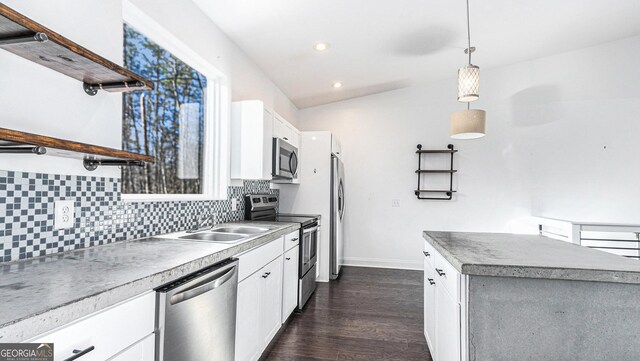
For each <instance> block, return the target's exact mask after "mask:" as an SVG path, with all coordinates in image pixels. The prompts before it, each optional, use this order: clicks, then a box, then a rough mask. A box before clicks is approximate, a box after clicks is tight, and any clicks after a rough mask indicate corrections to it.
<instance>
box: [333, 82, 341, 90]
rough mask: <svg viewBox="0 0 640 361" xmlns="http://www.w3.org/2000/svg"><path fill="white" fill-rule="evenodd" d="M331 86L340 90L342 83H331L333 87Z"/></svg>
mask: <svg viewBox="0 0 640 361" xmlns="http://www.w3.org/2000/svg"><path fill="white" fill-rule="evenodd" d="M332 86H333V87H334V88H336V89H338V88H342V83H341V82H339V81H337V82H335V83H333V85H332Z"/></svg>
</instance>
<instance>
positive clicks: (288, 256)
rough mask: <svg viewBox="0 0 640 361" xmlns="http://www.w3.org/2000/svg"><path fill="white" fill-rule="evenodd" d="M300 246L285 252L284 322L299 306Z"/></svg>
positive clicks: (283, 281) (283, 279)
mask: <svg viewBox="0 0 640 361" xmlns="http://www.w3.org/2000/svg"><path fill="white" fill-rule="evenodd" d="M299 250H300V249H299V246H295V247H293V248H291V249H290V250H288V251H287V253H285V254H284V267H283V269H284V274H283V277H282V323H284V321H286V320H287V318H288V317H289V315H290V314H291V312H293V310H295V309H296V306H298V259H299V257H300V254H299V253H298V252H299Z"/></svg>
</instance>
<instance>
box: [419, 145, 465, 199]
mask: <svg viewBox="0 0 640 361" xmlns="http://www.w3.org/2000/svg"><path fill="white" fill-rule="evenodd" d="M417 148H418V150H416V154H418V169H417V170H416V174H417V176H418V188H417V189H416V190H415V191H414V194H415V195H416V197H417V198H418V199H431V200H444V201H449V200H451V199H453V193H455V192H456V191H454V190H453V174H454V173H456V172H457V170H456V169H453V155H454V154H455V153H457V152H458V150H456V149H454V147H453V144H449V145H447V149H422V144H418V146H417ZM423 154H448V155H450V156H451V163H450V169H422V155H423ZM425 174H449V189H421V188H420V187H421V185H422V186H423V185H424V183H425V182H424V181H423V180H422V176H423V175H425ZM431 193H436V194H443V195H444V197H423V196H422V194H431Z"/></svg>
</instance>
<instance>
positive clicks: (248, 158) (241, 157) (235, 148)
mask: <svg viewBox="0 0 640 361" xmlns="http://www.w3.org/2000/svg"><path fill="white" fill-rule="evenodd" d="M272 128H273V115H272V114H271V112H269V111H268V110H267V109H265V107H264V103H263V102H261V101H259V100H245V101H239V102H233V103H232V105H231V154H230V158H231V159H230V160H231V178H232V179H265V180H271V178H272V176H271V171H272V169H271V165H272V149H273V138H272V137H273V129H272Z"/></svg>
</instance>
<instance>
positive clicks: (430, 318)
mask: <svg viewBox="0 0 640 361" xmlns="http://www.w3.org/2000/svg"><path fill="white" fill-rule="evenodd" d="M424 269H425V272H424V336H425V338H426V339H427V346H429V349H430V350H431V353H432V356H433V357H435V353H436V349H435V346H436V281H435V272H434V271H433V270H432V269H430V268H428V267H427V262H426V261H425V268H424Z"/></svg>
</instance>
